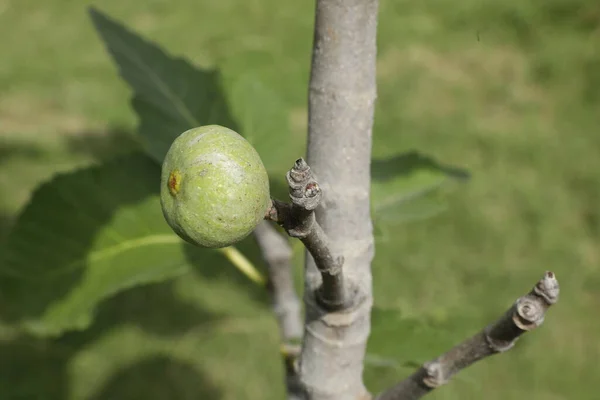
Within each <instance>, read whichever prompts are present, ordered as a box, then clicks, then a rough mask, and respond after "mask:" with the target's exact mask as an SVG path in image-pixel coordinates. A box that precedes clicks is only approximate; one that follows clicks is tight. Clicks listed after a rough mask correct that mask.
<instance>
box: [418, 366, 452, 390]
mask: <svg viewBox="0 0 600 400" xmlns="http://www.w3.org/2000/svg"><path fill="white" fill-rule="evenodd" d="M423 369H424V370H425V374H426V375H425V377H424V378H423V383H424V384H425V385H426V386H427V387H429V388H431V389H435V388H437V387H440V386H442V385H445V384H446V383H447V382H448V381H447V380H446V379H444V371H443V369H442V365H441V364H440V363H439V362H438V361H437V360H436V361H430V362H426V363H425V364H423Z"/></svg>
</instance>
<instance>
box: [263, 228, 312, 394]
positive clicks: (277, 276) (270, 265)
mask: <svg viewBox="0 0 600 400" xmlns="http://www.w3.org/2000/svg"><path fill="white" fill-rule="evenodd" d="M254 239H255V240H256V243H257V244H258V247H259V248H260V250H261V255H262V258H263V260H264V261H265V264H266V265H267V269H268V273H269V284H268V288H269V293H270V296H271V304H272V307H273V311H274V313H275V316H276V317H277V323H278V324H279V331H280V332H281V338H282V345H281V350H282V356H283V361H284V365H285V371H286V387H287V393H288V400H300V399H303V398H304V395H303V391H302V387H301V385H300V382H299V378H298V373H297V369H296V368H295V362H296V358H297V356H298V353H299V350H297V348H298V347H299V345H298V344H299V343H300V341H301V340H302V333H303V331H304V326H303V321H302V315H301V307H300V300H299V299H298V296H297V295H296V290H295V288H294V277H293V274H292V249H291V247H290V245H289V243H288V241H287V239H286V238H285V237H284V236H282V235H281V234H280V233H279V232H277V230H275V228H274V227H273V226H271V225H270V224H269V223H268V222H267V221H263V222H262V223H260V224H259V225H258V227H256V229H255V230H254Z"/></svg>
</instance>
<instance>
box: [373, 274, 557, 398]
mask: <svg viewBox="0 0 600 400" xmlns="http://www.w3.org/2000/svg"><path fill="white" fill-rule="evenodd" d="M558 294H559V285H558V281H557V280H556V276H555V275H554V273H552V272H546V273H545V274H544V276H543V277H542V279H540V281H539V282H538V283H537V285H536V286H534V288H533V289H532V290H531V292H529V293H528V294H526V295H525V296H523V297H521V298H519V299H517V301H516V302H515V303H514V304H513V306H512V307H511V308H510V309H509V310H508V311H507V312H506V313H505V314H504V315H503V316H502V317H500V319H498V320H497V321H496V322H494V323H492V324H491V325H489V326H487V327H486V328H485V329H483V330H482V331H481V332H479V333H478V334H476V335H475V336H473V337H471V338H470V339H467V340H465V341H464V342H462V343H461V344H459V345H457V346H456V347H454V348H453V349H451V350H450V351H448V352H447V353H445V354H443V355H441V356H440V357H438V358H436V359H434V360H432V361H429V362H426V363H425V364H424V365H423V366H422V367H421V368H420V369H418V370H417V371H416V372H415V373H414V374H412V375H411V376H409V377H408V378H406V379H405V380H404V381H402V382H400V383H399V384H397V385H396V386H394V387H392V388H390V389H389V390H387V391H386V392H384V393H382V394H380V395H379V396H378V397H377V398H376V400H415V399H419V398H421V397H422V396H424V395H426V394H427V393H429V392H431V391H432V390H433V389H435V388H437V387H439V386H441V385H443V384H445V383H446V382H448V381H449V380H450V378H451V377H452V376H453V375H455V374H457V373H458V372H460V371H461V370H462V369H464V368H466V367H468V366H470V365H471V364H473V363H475V362H477V361H479V360H482V359H484V358H486V357H488V356H491V355H494V354H496V353H501V352H504V351H506V350H509V349H511V348H512V347H513V346H514V344H515V342H516V341H517V339H518V338H519V337H520V336H521V335H522V334H523V333H525V332H529V331H531V330H533V329H535V328H537V327H538V326H540V325H541V324H542V322H544V316H545V314H546V311H547V310H548V308H550V306H551V305H553V304H554V303H556V302H557V301H558Z"/></svg>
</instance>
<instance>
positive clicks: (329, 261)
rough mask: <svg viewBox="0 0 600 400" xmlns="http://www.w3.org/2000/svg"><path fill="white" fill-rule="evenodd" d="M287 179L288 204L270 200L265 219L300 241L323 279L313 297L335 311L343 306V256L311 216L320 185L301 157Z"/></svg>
mask: <svg viewBox="0 0 600 400" xmlns="http://www.w3.org/2000/svg"><path fill="white" fill-rule="evenodd" d="M287 182H288V185H289V192H290V198H291V200H292V204H288V203H284V202H281V201H278V200H273V202H272V203H273V206H272V207H271V209H270V210H269V211H268V212H267V215H266V218H268V219H270V220H272V221H275V222H277V223H278V224H279V225H281V226H282V227H283V228H284V229H285V230H286V232H287V233H288V234H289V235H290V236H292V237H295V238H298V239H300V240H301V241H302V243H304V246H305V247H306V249H307V250H308V251H309V252H310V254H311V255H312V257H313V259H314V261H315V264H316V265H317V268H318V269H319V272H321V277H322V278H323V283H322V285H321V288H320V289H319V291H318V296H317V298H318V300H319V302H320V303H321V306H322V307H323V308H325V309H326V310H338V309H340V308H342V307H344V306H345V299H346V296H345V294H346V293H345V292H346V290H345V287H344V275H343V273H342V265H343V257H341V256H338V257H336V256H334V255H333V254H332V252H331V248H330V245H329V239H328V238H327V235H326V234H325V232H324V231H323V229H322V228H321V226H320V225H319V223H318V222H317V220H316V218H315V212H314V210H315V209H316V208H317V207H318V205H319V203H320V201H321V188H320V187H319V184H318V183H317V181H316V180H315V178H314V177H313V175H312V173H311V170H310V167H309V166H308V164H307V163H306V161H304V159H302V158H300V159H298V160H296V162H295V163H294V166H293V167H292V169H290V171H289V172H288V173H287Z"/></svg>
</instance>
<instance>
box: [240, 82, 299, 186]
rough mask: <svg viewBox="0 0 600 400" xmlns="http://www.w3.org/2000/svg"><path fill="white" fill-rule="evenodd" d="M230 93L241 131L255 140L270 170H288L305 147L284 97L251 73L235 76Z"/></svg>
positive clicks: (247, 137) (248, 137) (255, 145)
mask: <svg viewBox="0 0 600 400" xmlns="http://www.w3.org/2000/svg"><path fill="white" fill-rule="evenodd" d="M230 93H231V96H230V98H231V109H232V111H233V114H234V115H235V117H236V120H237V121H239V124H240V126H241V128H240V129H241V130H240V132H239V133H240V134H242V135H244V137H245V138H246V139H247V140H248V141H249V142H250V143H252V145H253V146H254V148H255V149H256V150H257V151H258V153H259V154H260V155H261V158H262V159H263V162H264V164H265V167H266V168H267V170H269V171H287V170H288V169H289V168H290V167H291V166H292V164H293V162H294V160H296V159H297V158H299V157H301V156H302V154H303V153H304V147H303V146H301V143H300V140H299V138H294V137H292V135H291V134H290V129H289V122H288V115H287V109H286V107H285V105H284V103H283V99H282V98H281V97H280V96H279V95H278V94H277V92H276V91H275V90H273V89H272V88H270V87H268V86H267V85H266V84H265V83H264V82H262V81H261V80H259V79H258V78H257V77H256V76H255V75H253V74H251V73H246V74H243V75H242V76H241V77H239V78H238V79H236V80H235V81H234V83H233V85H232V90H231V92H230ZM284 175H285V174H284V173H281V176H282V177H283V176H284Z"/></svg>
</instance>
